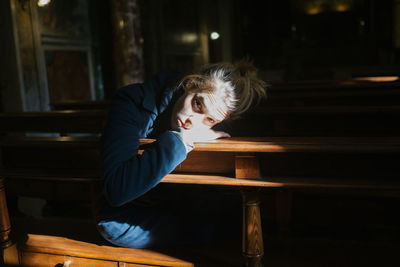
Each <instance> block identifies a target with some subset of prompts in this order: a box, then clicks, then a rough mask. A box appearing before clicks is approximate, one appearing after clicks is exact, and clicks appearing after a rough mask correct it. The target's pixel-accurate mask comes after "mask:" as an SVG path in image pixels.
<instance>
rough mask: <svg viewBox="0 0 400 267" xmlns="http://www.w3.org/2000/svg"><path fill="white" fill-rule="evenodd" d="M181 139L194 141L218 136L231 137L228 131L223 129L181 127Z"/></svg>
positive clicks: (205, 140)
mask: <svg viewBox="0 0 400 267" xmlns="http://www.w3.org/2000/svg"><path fill="white" fill-rule="evenodd" d="M181 132H182V139H183V140H184V142H189V143H194V142H207V141H213V140H215V139H218V138H223V137H231V136H230V135H229V134H228V133H226V132H223V131H215V130H213V129H210V128H201V129H198V128H197V129H196V128H192V129H183V128H181Z"/></svg>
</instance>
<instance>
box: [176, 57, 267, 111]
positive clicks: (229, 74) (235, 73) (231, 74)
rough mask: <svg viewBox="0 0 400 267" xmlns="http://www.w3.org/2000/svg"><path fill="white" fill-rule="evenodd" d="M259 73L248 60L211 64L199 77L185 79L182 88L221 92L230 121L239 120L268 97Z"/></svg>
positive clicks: (186, 77)
mask: <svg viewBox="0 0 400 267" xmlns="http://www.w3.org/2000/svg"><path fill="white" fill-rule="evenodd" d="M257 72H258V70H257V69H256V68H255V67H254V66H253V64H252V63H251V62H250V61H248V60H241V61H238V62H235V63H233V64H232V63H225V62H223V63H215V64H208V65H205V66H203V67H202V68H201V69H200V71H199V73H198V74H191V75H187V76H185V77H184V78H183V79H182V80H181V83H180V84H179V85H180V86H181V85H186V83H189V84H190V86H189V87H188V88H189V89H188V90H190V91H198V92H204V91H209V92H212V93H217V94H218V95H219V96H220V97H221V98H222V99H223V100H224V103H225V106H226V108H227V110H228V111H229V119H235V118H238V117H240V115H241V114H243V113H244V112H246V111H247V110H248V109H249V108H250V107H251V106H252V105H253V104H255V103H259V102H260V101H261V99H263V98H265V97H266V88H267V84H266V83H265V82H264V81H262V80H261V79H259V78H258V77H257Z"/></svg>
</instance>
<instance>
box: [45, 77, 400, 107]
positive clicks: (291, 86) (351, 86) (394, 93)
mask: <svg viewBox="0 0 400 267" xmlns="http://www.w3.org/2000/svg"><path fill="white" fill-rule="evenodd" d="M387 78H388V77H387ZM399 102H400V80H399V79H397V80H396V79H388V80H387V81H385V79H382V78H381V79H379V77H363V78H355V79H349V80H305V81H281V82H277V81H274V82H272V83H271V84H270V87H269V88H268V98H267V100H266V101H265V102H264V103H263V104H262V105H263V106H268V107H272V106H273V107H328V106H393V105H398V103H399ZM109 104H110V102H109V101H108V100H98V101H64V102H58V103H51V107H52V110H106V109H107V108H108V107H109Z"/></svg>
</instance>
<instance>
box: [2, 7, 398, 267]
mask: <svg viewBox="0 0 400 267" xmlns="http://www.w3.org/2000/svg"><path fill="white" fill-rule="evenodd" d="M0 36H1V42H0V51H2V56H1V60H0V211H1V216H0V217H1V218H0V241H1V242H0V244H1V251H2V254H1V260H0V265H1V264H3V265H4V266H71V267H72V266H204V267H207V266H209V267H230V266H231V267H236V266H252V267H256V266H257V267H259V266H266V267H267V266H280V267H281V266H296V267H297V266H299V267H302V266H330V267H336V266H351V267H354V266H360V267H361V266H363V267H364V266H400V259H399V257H398V251H399V249H400V213H399V207H400V181H399V175H400V167H399V166H400V165H399V160H400V126H399V125H400V123H399V118H400V1H399V0H387V1H379V0H282V1H273V0H265V1H256V0H248V1H241V0H68V1H67V0H2V1H0ZM241 59H248V60H250V61H251V62H252V63H253V64H254V66H255V67H256V68H257V69H258V75H259V77H260V78H261V79H262V80H264V81H265V82H266V83H267V84H268V87H267V97H266V99H264V100H263V101H261V102H260V103H258V105H257V106H255V107H254V108H252V109H251V110H250V111H249V112H248V113H246V114H244V115H243V116H242V117H241V118H239V119H238V120H235V121H233V122H232V123H226V124H223V123H222V126H221V127H224V128H223V129H226V131H227V132H228V133H229V134H230V135H231V136H232V141H229V138H228V139H227V141H224V140H222V141H218V142H216V143H212V142H210V143H205V144H202V145H201V146H199V148H195V150H194V151H193V152H190V154H189V155H190V156H188V158H187V159H186V160H185V161H184V162H183V163H182V164H181V165H179V167H178V168H177V169H175V171H174V172H173V173H171V174H169V175H167V176H166V177H165V178H164V179H163V181H162V182H161V183H160V184H159V185H158V186H157V187H156V190H158V191H157V193H160V194H172V195H174V196H175V198H178V199H179V201H180V202H181V207H180V209H182V210H187V211H188V212H189V211H190V210H191V209H192V207H191V206H190V203H188V202H186V201H185V196H188V195H191V196H196V195H203V196H207V195H208V194H210V202H211V201H212V200H211V199H213V197H214V196H215V194H217V195H218V197H220V198H222V199H224V200H226V201H227V202H228V203H230V205H231V208H232V210H229V211H225V212H230V213H232V215H237V217H238V218H237V220H236V222H232V223H228V224H229V225H227V228H229V227H232V228H235V234H236V235H235V234H232V235H229V236H223V237H221V238H218V239H216V240H213V241H212V242H208V243H205V244H195V245H192V246H173V247H162V248H154V249H152V248H150V249H129V248H120V247H117V246H115V245H113V244H111V243H108V242H107V241H106V240H104V239H103V238H102V237H101V235H100V234H99V233H98V231H97V230H96V224H95V223H94V215H93V209H94V206H95V204H94V203H95V202H96V199H95V198H96V193H95V192H96V190H99V189H98V186H99V180H100V177H101V173H100V172H101V164H100V163H99V162H100V160H99V159H100V158H101V151H100V149H99V147H98V144H99V142H100V140H101V135H102V129H103V127H104V123H105V120H106V117H107V111H108V109H109V107H110V103H111V101H112V99H113V97H114V96H115V93H116V92H117V91H118V90H119V89H120V88H122V87H124V86H126V85H129V84H133V83H141V82H144V81H145V80H147V79H149V78H150V77H152V76H153V75H154V74H156V73H158V72H160V71H163V70H176V71H179V72H181V73H187V74H189V73H193V72H195V71H197V70H198V69H199V68H200V67H201V66H203V65H204V64H209V63H218V62H235V61H238V60H241ZM396 121H397V123H396ZM235 138H236V139H235ZM143 142H147V141H146V140H144V141H143ZM144 145H146V144H144ZM195 147H196V146H195ZM216 204H218V203H208V205H210V213H211V212H215V211H214V209H213V207H214V205H216ZM193 231H196V229H193Z"/></svg>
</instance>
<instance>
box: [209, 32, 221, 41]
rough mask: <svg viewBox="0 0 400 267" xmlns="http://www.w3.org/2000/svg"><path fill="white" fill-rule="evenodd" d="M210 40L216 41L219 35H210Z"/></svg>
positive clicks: (213, 33)
mask: <svg viewBox="0 0 400 267" xmlns="http://www.w3.org/2000/svg"><path fill="white" fill-rule="evenodd" d="M210 38H211V40H217V39H218V38H219V33H218V32H212V33H210Z"/></svg>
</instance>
